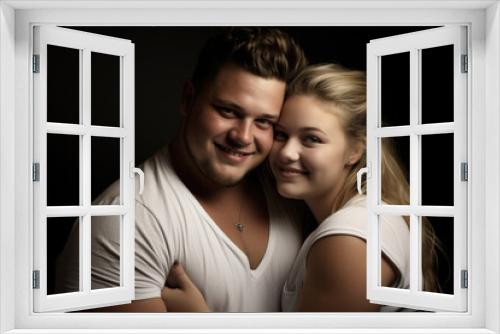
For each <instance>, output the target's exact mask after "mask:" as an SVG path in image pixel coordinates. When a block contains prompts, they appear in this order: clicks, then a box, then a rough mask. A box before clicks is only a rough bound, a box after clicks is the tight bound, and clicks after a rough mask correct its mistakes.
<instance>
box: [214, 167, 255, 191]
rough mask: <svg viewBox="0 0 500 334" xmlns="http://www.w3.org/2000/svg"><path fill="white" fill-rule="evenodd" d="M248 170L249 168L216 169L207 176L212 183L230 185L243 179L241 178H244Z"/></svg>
mask: <svg viewBox="0 0 500 334" xmlns="http://www.w3.org/2000/svg"><path fill="white" fill-rule="evenodd" d="M249 172H250V170H244V171H234V170H218V171H212V173H210V175H209V177H210V179H211V180H212V181H213V182H214V183H216V184H218V185H220V186H223V187H231V186H235V185H237V184H238V183H240V182H241V181H243V179H244V178H245V176H246V175H248V173H249Z"/></svg>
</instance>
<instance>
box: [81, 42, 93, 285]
mask: <svg viewBox="0 0 500 334" xmlns="http://www.w3.org/2000/svg"><path fill="white" fill-rule="evenodd" d="M90 55H91V53H90V51H89V50H88V49H83V51H82V68H81V74H82V76H81V78H82V81H81V84H82V89H81V94H82V101H81V102H82V104H81V106H82V124H83V127H84V129H85V134H84V135H83V147H82V152H81V153H80V154H81V157H82V159H81V160H80V166H81V169H82V171H83V172H82V174H83V180H82V188H83V190H82V195H83V197H82V205H83V207H84V211H85V213H84V216H83V218H82V220H81V226H80V232H81V233H80V282H82V285H83V289H82V291H84V292H90V290H91V275H90V272H91V230H90V228H91V225H90V224H91V216H90V201H91V180H92V174H91V173H92V171H91V160H90V159H91V147H90V145H91V136H90V131H89V129H90V122H91V120H90V114H91V93H90V92H91V78H90V73H91V67H90V66H91V59H90Z"/></svg>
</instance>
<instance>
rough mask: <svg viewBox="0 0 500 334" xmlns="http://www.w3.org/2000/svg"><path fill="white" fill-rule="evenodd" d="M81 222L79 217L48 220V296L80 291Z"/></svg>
mask: <svg viewBox="0 0 500 334" xmlns="http://www.w3.org/2000/svg"><path fill="white" fill-rule="evenodd" d="M79 222H80V219H79V217H55V218H47V294H49V295H51V294H56V293H67V292H75V291H80V284H79V282H80V229H79V227H80V226H79ZM63 250H64V252H63Z"/></svg>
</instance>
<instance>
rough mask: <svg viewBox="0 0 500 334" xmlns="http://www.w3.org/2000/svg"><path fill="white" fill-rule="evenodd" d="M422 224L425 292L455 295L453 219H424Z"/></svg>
mask: <svg viewBox="0 0 500 334" xmlns="http://www.w3.org/2000/svg"><path fill="white" fill-rule="evenodd" d="M421 224H422V247H421V249H422V273H423V276H424V286H423V291H432V292H440V293H445V294H453V284H454V282H453V277H454V275H453V228H454V224H453V217H422V218H421ZM432 250H433V251H432ZM426 278H427V279H426ZM433 280H434V282H435V283H434V284H433V283H430V284H425V282H432V281H433Z"/></svg>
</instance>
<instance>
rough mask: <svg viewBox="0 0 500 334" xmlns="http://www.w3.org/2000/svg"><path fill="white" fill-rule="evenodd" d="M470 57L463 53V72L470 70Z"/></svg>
mask: <svg viewBox="0 0 500 334" xmlns="http://www.w3.org/2000/svg"><path fill="white" fill-rule="evenodd" d="M468 63H469V57H468V56H467V55H462V73H467V72H469V64H468Z"/></svg>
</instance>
